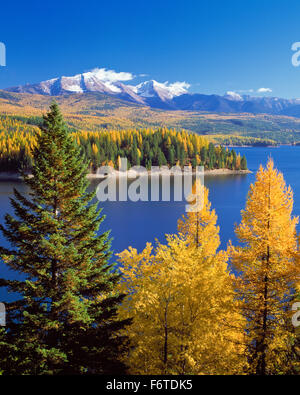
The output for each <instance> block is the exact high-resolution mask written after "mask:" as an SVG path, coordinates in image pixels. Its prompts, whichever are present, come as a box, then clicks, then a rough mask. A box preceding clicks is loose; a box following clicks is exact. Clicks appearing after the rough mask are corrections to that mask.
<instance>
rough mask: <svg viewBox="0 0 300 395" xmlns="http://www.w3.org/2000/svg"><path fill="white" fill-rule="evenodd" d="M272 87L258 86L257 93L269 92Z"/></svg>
mask: <svg viewBox="0 0 300 395" xmlns="http://www.w3.org/2000/svg"><path fill="white" fill-rule="evenodd" d="M271 92H272V89H270V88H259V89H257V93H271Z"/></svg>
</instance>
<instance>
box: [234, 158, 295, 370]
mask: <svg viewBox="0 0 300 395" xmlns="http://www.w3.org/2000/svg"><path fill="white" fill-rule="evenodd" d="M292 210H293V193H292V190H291V188H290V187H287V186H286V184H285V181H284V178H283V175H282V174H281V173H279V172H278V171H277V170H276V169H275V168H274V164H273V161H272V160H271V159H270V160H269V162H268V164H267V167H266V168H265V169H264V168H263V167H262V166H261V167H260V168H259V170H258V172H257V175H256V181H255V183H254V184H252V185H251V186H250V191H249V195H248V200H247V204H246V208H245V210H243V211H242V221H241V223H240V225H238V226H237V228H236V234H237V237H238V239H239V241H240V242H241V243H242V244H243V245H242V246H239V247H235V248H233V247H231V257H232V263H233V265H234V267H235V268H236V270H237V271H238V272H239V273H240V276H239V277H238V278H237V280H236V284H235V286H236V290H237V294H238V298H239V300H241V303H242V312H243V314H244V316H245V318H246V322H247V325H246V333H247V346H248V350H249V362H250V373H252V374H258V375H267V374H279V373H281V374H282V373H287V372H290V371H291V370H292V369H293V366H292V365H293V363H294V361H293V360H292V358H291V355H292V353H293V350H292V348H293V344H294V342H295V335H294V333H293V332H294V330H293V327H292V322H291V315H292V313H291V308H292V301H293V298H294V294H295V289H296V286H297V282H298V281H299V274H300V266H299V262H298V261H297V260H296V259H295V258H296V256H297V251H298V242H297V234H296V225H297V223H298V218H297V217H293V216H292Z"/></svg>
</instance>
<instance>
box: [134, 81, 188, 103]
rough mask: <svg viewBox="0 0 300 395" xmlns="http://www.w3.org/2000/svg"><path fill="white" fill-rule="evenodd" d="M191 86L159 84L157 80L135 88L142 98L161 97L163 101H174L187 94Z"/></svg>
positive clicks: (185, 84) (179, 83)
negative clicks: (173, 99)
mask: <svg viewBox="0 0 300 395" xmlns="http://www.w3.org/2000/svg"><path fill="white" fill-rule="evenodd" d="M189 87H190V85H189V84H188V83H186V82H174V83H171V84H169V82H168V81H166V82H158V81H155V80H150V81H145V82H142V83H141V84H139V85H137V86H136V87H135V92H136V93H137V94H138V95H140V96H142V97H155V96H159V97H160V98H162V99H172V98H173V97H174V96H180V95H182V94H184V93H187V89H188V88H189Z"/></svg>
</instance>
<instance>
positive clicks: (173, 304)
mask: <svg viewBox="0 0 300 395" xmlns="http://www.w3.org/2000/svg"><path fill="white" fill-rule="evenodd" d="M205 199H206V200H205V204H204V207H203V208H202V210H201V211H200V213H199V218H202V219H203V221H202V226H201V228H199V233H201V236H200V235H199V238H198V239H197V240H198V241H199V243H197V242H195V232H196V231H197V230H196V229H197V228H196V226H195V221H194V219H195V218H193V217H191V216H188V217H187V218H184V219H183V220H182V222H185V225H186V226H181V227H180V228H179V229H180V231H179V234H178V235H167V236H166V238H167V243H166V245H163V244H158V245H157V248H156V249H155V250H154V249H153V247H152V245H151V244H150V243H147V246H146V248H145V249H144V250H143V251H142V252H141V253H138V252H137V250H136V249H133V248H131V247H129V248H128V249H127V250H125V251H123V252H122V253H120V254H119V257H120V261H121V267H120V270H121V272H122V274H123V276H122V281H121V283H120V290H121V292H125V293H127V294H130V297H127V298H125V300H124V302H123V303H122V306H121V307H120V316H121V317H122V318H127V317H130V316H131V315H132V314H133V323H132V325H131V326H130V327H128V330H127V334H128V336H129V339H130V343H131V351H130V353H129V356H128V357H127V361H128V364H129V369H130V370H129V371H130V373H132V374H237V373H243V371H244V368H245V366H246V364H247V362H246V359H245V347H244V344H245V342H244V334H243V330H242V329H243V328H244V319H243V317H242V316H241V314H240V313H239V309H238V302H237V301H236V300H235V295H234V289H233V275H231V274H230V273H229V270H228V268H227V254H226V252H224V251H220V252H218V253H216V249H217V248H218V246H219V236H218V228H217V227H216V224H215V221H216V215H215V213H212V212H211V211H210V203H209V201H208V191H207V192H206V194H205ZM193 214H195V213H193ZM206 220H207V222H206V223H205V221H206Z"/></svg>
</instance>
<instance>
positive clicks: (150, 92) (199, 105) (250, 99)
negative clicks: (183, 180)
mask: <svg viewBox="0 0 300 395" xmlns="http://www.w3.org/2000/svg"><path fill="white" fill-rule="evenodd" d="M132 79H133V76H132V75H131V74H130V73H116V72H114V71H111V70H106V69H95V70H93V71H90V72H86V73H82V74H77V75H75V76H73V77H58V78H53V79H50V80H47V81H42V82H40V83H37V84H32V85H29V84H27V85H22V86H17V87H12V88H7V89H5V90H7V91H10V92H20V93H31V94H40V95H50V96H60V95H66V94H84V93H90V92H94V93H101V94H105V95H109V96H113V97H116V98H118V99H122V100H125V101H130V102H133V103H137V104H140V105H146V106H150V107H152V108H159V109H169V110H189V111H207V112H224V113H241V112H243V113H252V114H261V113H265V114H272V115H289V116H294V117H300V99H291V100H288V99H281V98H277V97H267V96H256V97H255V96H249V95H240V94H238V93H236V92H232V91H229V92H227V93H226V94H225V95H224V96H220V95H204V94H198V93H189V92H188V88H189V84H187V83H185V82H175V83H168V82H164V83H161V82H157V81H155V80H150V81H145V82H142V83H140V84H138V85H131V84H129V83H123V82H122V81H124V82H126V81H129V80H132Z"/></svg>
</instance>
